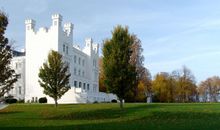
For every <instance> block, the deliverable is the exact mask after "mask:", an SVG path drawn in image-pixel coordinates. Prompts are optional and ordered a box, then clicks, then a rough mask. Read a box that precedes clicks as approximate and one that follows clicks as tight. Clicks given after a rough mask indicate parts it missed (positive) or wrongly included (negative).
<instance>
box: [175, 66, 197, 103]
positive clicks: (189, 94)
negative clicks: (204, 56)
mask: <svg viewBox="0 0 220 130" xmlns="http://www.w3.org/2000/svg"><path fill="white" fill-rule="evenodd" d="M172 76H173V77H174V78H175V80H176V97H175V99H176V100H177V101H178V102H193V101H195V100H196V94H197V91H196V82H195V77H194V75H193V74H192V72H191V71H190V69H188V68H187V67H185V66H183V68H182V69H180V70H176V71H174V72H173V73H172Z"/></svg>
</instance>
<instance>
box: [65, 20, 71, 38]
mask: <svg viewBox="0 0 220 130" xmlns="http://www.w3.org/2000/svg"><path fill="white" fill-rule="evenodd" d="M64 32H65V33H66V34H67V36H69V35H70V34H72V32H73V24H72V23H65V24H64Z"/></svg>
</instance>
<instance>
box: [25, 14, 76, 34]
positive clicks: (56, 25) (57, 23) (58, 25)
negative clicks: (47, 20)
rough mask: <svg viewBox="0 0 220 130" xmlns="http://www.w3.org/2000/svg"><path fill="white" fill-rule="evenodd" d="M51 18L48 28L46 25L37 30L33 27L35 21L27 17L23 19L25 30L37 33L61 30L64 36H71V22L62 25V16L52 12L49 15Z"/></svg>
mask: <svg viewBox="0 0 220 130" xmlns="http://www.w3.org/2000/svg"><path fill="white" fill-rule="evenodd" d="M51 18H52V25H51V27H50V28H47V27H40V28H39V29H38V30H36V29H35V25H36V22H35V20H33V19H27V20H25V25H26V32H27V33H29V32H30V31H31V32H34V33H35V34H38V33H40V32H44V33H49V32H50V31H55V32H58V31H60V32H63V34H64V35H66V36H72V34H73V24H72V23H65V24H64V25H63V27H62V20H63V17H62V15H60V14H53V15H52V16H51Z"/></svg>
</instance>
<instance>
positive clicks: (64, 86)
mask: <svg viewBox="0 0 220 130" xmlns="http://www.w3.org/2000/svg"><path fill="white" fill-rule="evenodd" d="M68 69H69V67H68V65H67V64H65V63H64V62H63V61H62V55H61V54H59V53H58V52H57V51H53V50H52V51H51V52H50V53H49V55H48V61H47V62H45V63H43V66H42V67H41V68H40V71H39V78H40V80H39V83H40V86H41V87H43V88H44V94H46V95H48V96H50V97H52V98H53V99H54V101H55V106H56V107H57V100H58V99H60V98H61V97H62V95H64V94H65V93H66V92H67V91H68V90H69V89H70V85H69V78H70V74H69V72H68Z"/></svg>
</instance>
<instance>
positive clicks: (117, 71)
mask: <svg viewBox="0 0 220 130" xmlns="http://www.w3.org/2000/svg"><path fill="white" fill-rule="evenodd" d="M133 43H134V39H133V37H132V35H131V34H129V32H128V28H127V27H125V28H123V27H122V26H117V27H116V28H115V29H114V31H113V32H112V38H111V39H107V40H105V41H104V46H103V70H104V75H105V84H106V87H107V89H108V91H109V92H112V93H114V94H116V95H117V96H118V98H119V101H120V107H121V108H123V99H125V95H126V93H127V92H129V91H130V90H131V89H132V87H133V86H134V82H135V79H136V72H135V66H134V65H131V64H130V57H131V54H132V49H131V46H132V44H133Z"/></svg>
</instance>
